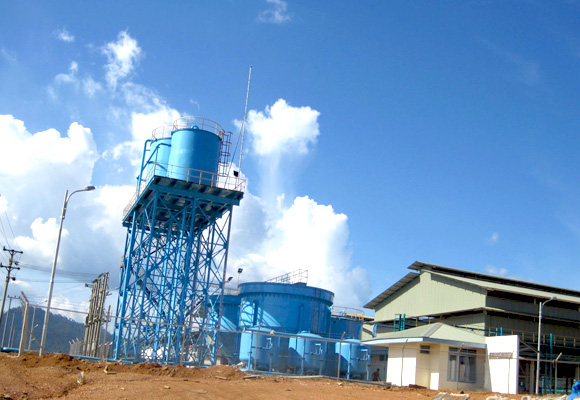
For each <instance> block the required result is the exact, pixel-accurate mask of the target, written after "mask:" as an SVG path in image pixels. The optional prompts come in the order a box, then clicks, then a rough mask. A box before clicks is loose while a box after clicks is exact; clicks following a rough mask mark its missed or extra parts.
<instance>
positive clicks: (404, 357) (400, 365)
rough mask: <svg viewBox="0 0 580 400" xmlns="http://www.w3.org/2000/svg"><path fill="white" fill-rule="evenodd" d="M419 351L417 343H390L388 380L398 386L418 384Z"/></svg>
mask: <svg viewBox="0 0 580 400" xmlns="http://www.w3.org/2000/svg"><path fill="white" fill-rule="evenodd" d="M417 353H418V346H417V344H416V343H407V344H400V345H399V344H393V345H390V346H389V361H388V363H387V382H390V383H391V384H392V385H396V386H408V385H413V384H416V379H415V377H416V372H417Z"/></svg>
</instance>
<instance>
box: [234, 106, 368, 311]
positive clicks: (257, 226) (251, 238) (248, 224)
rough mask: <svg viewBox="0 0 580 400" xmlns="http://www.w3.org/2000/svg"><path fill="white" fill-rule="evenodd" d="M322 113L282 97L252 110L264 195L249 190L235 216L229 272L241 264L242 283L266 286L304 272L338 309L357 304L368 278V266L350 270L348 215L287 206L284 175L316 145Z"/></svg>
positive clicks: (304, 200) (294, 203)
mask: <svg viewBox="0 0 580 400" xmlns="http://www.w3.org/2000/svg"><path fill="white" fill-rule="evenodd" d="M319 115H320V113H319V112H318V111H316V110H313V109H312V108H310V107H292V106H290V105H288V104H287V103H286V101H285V100H283V99H280V100H278V101H277V102H276V103H275V104H274V105H273V106H272V107H266V109H265V111H264V112H258V111H254V110H252V111H250V112H249V113H248V124H247V128H248V134H249V136H250V138H251V140H252V146H251V149H252V151H251V153H250V156H254V157H258V159H259V161H260V162H261V168H260V172H259V173H260V187H259V192H260V193H261V195H260V196H256V195H253V194H251V193H248V192H246V195H245V198H244V199H243V200H242V203H241V205H240V207H239V209H236V211H235V213H234V214H235V217H234V219H233V227H232V246H231V249H232V252H233V255H232V257H231V264H230V265H231V266H230V271H236V270H237V268H239V267H242V268H244V273H243V276H242V281H251V280H255V281H262V280H267V279H271V278H273V277H275V276H278V275H282V274H284V273H288V272H292V271H294V270H297V269H306V270H308V273H309V280H308V284H309V285H311V286H316V287H321V288H324V289H328V290H331V291H333V292H334V293H335V304H338V305H343V306H348V307H360V306H362V305H363V304H364V303H365V302H366V301H367V300H368V298H367V297H368V295H369V293H370V280H369V277H368V272H367V271H366V270H365V269H364V268H362V267H353V266H352V260H351V254H352V249H351V247H350V243H349V229H348V218H347V216H346V215H345V214H342V213H337V212H336V211H335V210H334V208H333V207H332V206H330V205H321V204H318V203H317V202H316V201H315V200H313V199H310V198H309V197H307V196H303V197H297V198H295V199H293V200H291V204H290V205H286V204H285V203H286V201H287V199H286V193H288V192H291V191H292V189H291V188H290V187H288V185H289V184H288V183H287V182H288V180H287V179H284V178H285V177H286V176H287V171H288V170H292V169H293V167H294V166H295V165H296V163H299V162H300V156H303V155H305V154H307V153H308V152H309V150H310V148H311V146H313V145H314V144H315V143H316V140H317V137H318V135H319V134H320V132H319V128H318V116H319ZM284 156H286V157H284Z"/></svg>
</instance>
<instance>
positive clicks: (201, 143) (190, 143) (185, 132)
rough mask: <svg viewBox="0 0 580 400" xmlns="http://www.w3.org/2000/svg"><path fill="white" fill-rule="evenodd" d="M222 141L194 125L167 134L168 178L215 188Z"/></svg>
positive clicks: (216, 135) (217, 136)
mask: <svg viewBox="0 0 580 400" xmlns="http://www.w3.org/2000/svg"><path fill="white" fill-rule="evenodd" d="M221 142H222V138H221V137H220V136H219V135H218V134H215V133H213V132H210V131H206V130H204V129H200V128H198V127H197V126H193V127H191V128H184V129H177V130H175V131H173V132H172V133H171V154H170V156H169V165H170V167H169V177H170V178H173V179H180V180H182V181H188V182H195V183H199V184H202V185H215V183H216V181H217V177H216V174H217V171H218V163H219V155H220V147H221Z"/></svg>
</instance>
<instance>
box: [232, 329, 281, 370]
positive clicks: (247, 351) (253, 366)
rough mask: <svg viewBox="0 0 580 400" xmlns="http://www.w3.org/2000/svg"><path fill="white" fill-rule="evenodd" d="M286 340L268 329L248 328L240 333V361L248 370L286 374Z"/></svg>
mask: <svg viewBox="0 0 580 400" xmlns="http://www.w3.org/2000/svg"><path fill="white" fill-rule="evenodd" d="M287 355H288V338H284V337H280V336H276V335H275V334H273V332H271V331H270V330H269V329H264V328H261V329H260V328H249V329H247V330H244V331H243V332H242V333H241V338H240V354H239V359H240V361H242V362H244V363H245V367H246V368H247V369H250V370H260V371H269V372H286V369H287Z"/></svg>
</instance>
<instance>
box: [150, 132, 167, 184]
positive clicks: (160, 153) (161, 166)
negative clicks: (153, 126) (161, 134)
mask: <svg viewBox="0 0 580 400" xmlns="http://www.w3.org/2000/svg"><path fill="white" fill-rule="evenodd" d="M170 154H171V138H170V137H166V138H161V139H156V140H154V141H152V142H151V146H150V147H149V157H148V159H147V177H148V179H151V178H152V177H153V176H154V175H158V176H167V166H168V164H169V155H170Z"/></svg>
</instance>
